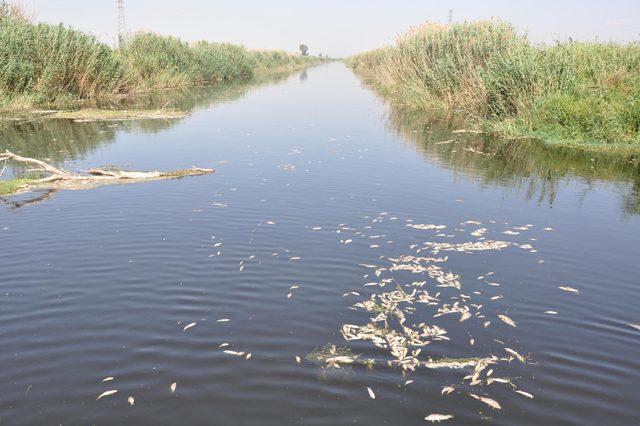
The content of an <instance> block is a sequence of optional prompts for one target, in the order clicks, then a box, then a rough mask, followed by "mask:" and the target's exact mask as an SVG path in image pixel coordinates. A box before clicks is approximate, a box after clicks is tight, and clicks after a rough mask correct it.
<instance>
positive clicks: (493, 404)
mask: <svg viewBox="0 0 640 426" xmlns="http://www.w3.org/2000/svg"><path fill="white" fill-rule="evenodd" d="M469 395H470V396H471V397H472V398H475V399H477V400H479V401H481V402H484V403H485V404H487V405H488V406H489V407H491V408H495V409H496V410H501V409H502V407H501V406H500V404H499V403H498V401H496V400H494V399H491V398H486V397H483V396H478V395H475V394H473V393H470V394H469Z"/></svg>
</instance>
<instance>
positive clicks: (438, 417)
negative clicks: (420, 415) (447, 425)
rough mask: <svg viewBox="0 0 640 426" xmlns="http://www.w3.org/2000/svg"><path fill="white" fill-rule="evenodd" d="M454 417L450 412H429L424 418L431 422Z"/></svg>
mask: <svg viewBox="0 0 640 426" xmlns="http://www.w3.org/2000/svg"><path fill="white" fill-rule="evenodd" d="M453 418H454V417H453V416H452V415H451V414H429V415H428V416H427V417H425V418H424V419H425V420H426V421H428V422H431V423H436V422H437V423H440V422H443V421H445V420H451V419H453Z"/></svg>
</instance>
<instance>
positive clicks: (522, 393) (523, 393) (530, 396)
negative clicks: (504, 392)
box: [516, 390, 533, 399]
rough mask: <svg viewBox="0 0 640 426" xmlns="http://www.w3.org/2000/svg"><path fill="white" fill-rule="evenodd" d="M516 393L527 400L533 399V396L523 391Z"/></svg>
mask: <svg viewBox="0 0 640 426" xmlns="http://www.w3.org/2000/svg"><path fill="white" fill-rule="evenodd" d="M516 393H519V394H520V395H524V396H526V397H527V398H529V399H533V395H531V394H530V393H529V392H525V391H522V390H517V391H516Z"/></svg>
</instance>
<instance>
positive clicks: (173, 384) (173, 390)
mask: <svg viewBox="0 0 640 426" xmlns="http://www.w3.org/2000/svg"><path fill="white" fill-rule="evenodd" d="M177 387H178V384H177V383H171V386H169V389H171V392H175V391H176V388H177Z"/></svg>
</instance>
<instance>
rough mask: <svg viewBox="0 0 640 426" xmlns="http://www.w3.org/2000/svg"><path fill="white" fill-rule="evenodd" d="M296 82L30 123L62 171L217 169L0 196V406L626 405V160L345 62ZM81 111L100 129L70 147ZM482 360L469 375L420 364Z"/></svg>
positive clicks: (153, 416)
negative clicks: (377, 79)
mask: <svg viewBox="0 0 640 426" xmlns="http://www.w3.org/2000/svg"><path fill="white" fill-rule="evenodd" d="M308 77H309V78H308V80H306V81H301V80H300V75H295V76H292V77H291V78H289V79H287V80H286V81H285V82H284V83H282V84H277V85H273V86H269V87H263V88H261V89H260V90H256V91H254V92H252V93H251V94H250V95H249V96H246V97H244V98H242V99H237V100H236V101H235V102H228V103H224V105H222V104H216V103H215V102H216V100H215V99H210V100H206V99H204V98H205V97H206V96H205V95H202V97H201V96H200V95H201V94H200V93H197V90H196V93H193V92H192V93H191V95H189V96H187V98H189V99H191V100H187V101H185V102H187V103H190V104H191V105H192V108H194V109H193V110H195V109H197V108H200V107H201V108H202V110H201V111H198V112H197V113H194V114H192V115H191V116H189V117H187V118H185V119H184V120H182V121H172V122H169V123H166V122H161V123H158V122H144V123H141V122H138V123H135V122H126V123H108V124H99V123H75V124H74V123H68V122H67V123H66V124H65V125H68V130H66V132H67V133H57V134H56V133H55V132H59V131H60V129H59V128H56V130H50V131H49V133H48V134H47V133H46V132H40V133H39V134H35V133H38V132H39V130H37V129H42V128H44V127H36V128H35V129H36V130H31V132H32V133H34V134H32V135H30V136H28V137H27V136H25V139H24V140H23V142H22V149H23V150H26V151H28V150H29V149H31V150H32V153H33V152H35V154H38V155H40V156H44V157H47V156H48V157H54V156H56V155H57V156H56V157H55V158H56V159H57V160H58V161H70V162H72V163H71V164H68V166H69V167H70V168H73V169H82V168H84V167H87V166H88V165H102V164H117V165H122V166H130V167H131V168H132V169H136V170H145V169H146V170H151V169H152V168H153V169H159V170H165V169H170V168H173V167H176V168H183V167H189V166H190V165H193V164H195V165H203V166H207V165H211V166H214V167H215V168H216V169H217V170H216V173H215V174H212V175H206V176H202V177H201V178H198V179H188V180H187V179H185V180H173V181H164V182H153V183H148V184H144V185H126V186H122V187H118V186H105V187H100V188H97V189H95V190H91V191H60V193H58V194H56V195H55V196H53V197H51V198H50V199H47V197H48V196H50V195H51V194H48V193H46V192H43V193H37V194H33V195H34V196H35V198H32V199H27V198H23V197H11V199H10V200H8V201H9V202H10V203H11V204H9V205H8V207H9V208H0V243H1V244H2V247H3V249H2V250H0V270H1V271H2V275H1V279H0V347H1V348H2V350H0V365H2V367H3V368H1V369H0V424H2V425H4V424H11V425H14V424H15V425H21V424H25V425H31V424H43V423H54V424H76V423H87V424H99V425H103V424H105V425H106V424H132V425H146V424H158V423H162V424H189V425H191V424H193V425H201V424H202V425H209V424H220V425H226V424H233V425H247V426H254V425H261V426H262V425H274V426H283V425H299V424H312V425H343V424H361V425H368V426H374V425H375V426H377V425H381V426H382V425H403V426H404V425H408V426H411V425H425V424H427V423H426V422H425V420H424V419H425V417H427V416H429V415H430V414H437V413H440V414H443V415H445V414H448V415H453V416H455V418H454V419H453V420H452V421H450V422H449V423H451V424H479V423H481V422H483V420H484V421H486V422H487V423H491V424H503V425H511V424H517V425H541V424H545V425H546V424H580V425H582V424H610V423H612V422H614V423H616V424H637V423H638V422H637V417H638V410H637V407H638V396H637V384H638V381H640V360H639V358H638V357H637V356H634V355H635V352H637V351H636V348H637V345H638V336H639V334H638V327H640V319H639V318H638V314H637V300H638V296H639V294H640V293H639V288H638V282H637V281H638V280H637V275H638V274H637V271H638V266H637V261H638V258H640V252H639V250H640V245H639V244H638V235H640V216H637V215H627V216H625V217H622V218H621V217H620V216H621V215H620V210H621V209H620V205H619V204H617V203H619V201H620V195H619V193H620V194H623V195H624V197H625V198H623V206H624V208H625V209H626V210H627V211H630V212H631V211H637V204H638V202H637V200H638V196H637V194H638V191H637V185H636V187H635V188H636V189H635V190H634V189H633V188H634V187H633V185H634V182H635V180H634V179H636V178H635V176H636V175H635V173H637V171H636V170H635V169H634V168H633V167H628V166H624V167H619V166H617V165H614V164H609V163H607V162H604V161H601V160H600V159H594V162H590V159H580V158H579V157H574V156H573V155H574V154H573V153H566V154H565V155H564V156H562V157H561V158H556V156H554V155H551V153H550V152H548V151H546V150H545V149H541V148H540V147H539V146H538V145H535V144H534V145H531V144H528V143H527V144H525V143H523V144H520V145H515V146H513V145H512V146H506V145H505V146H502V145H500V144H499V143H498V142H497V141H491V140H484V139H482V138H475V137H473V136H472V135H468V134H467V135H465V134H460V133H453V130H455V129H457V128H459V126H461V125H459V124H455V123H451V122H434V121H429V120H427V119H424V118H423V117H419V116H411V115H409V114H404V113H401V112H400V111H397V110H393V109H392V110H389V109H387V108H386V107H385V105H384V104H383V103H382V102H380V100H379V99H378V98H377V97H375V96H373V95H372V94H371V93H370V92H368V91H366V90H363V88H362V86H361V84H360V82H359V81H358V79H357V78H356V77H355V76H354V75H353V74H352V73H351V72H350V71H349V70H348V69H347V68H346V67H344V66H343V65H341V64H329V65H326V66H322V67H318V68H313V69H310V70H309V71H308ZM201 90H204V89H201ZM207 90H210V89H207ZM211 90H213V89H211ZM239 90H240V91H242V90H246V89H242V88H240V89H239V88H236V94H233V93H231V92H233V89H229V91H228V92H224V93H221V94H218V95H215V90H214V91H213V92H212V93H214V94H213V95H212V96H213V97H215V96H218V98H217V99H218V100H220V99H223V98H224V96H231V97H233V96H237V93H238V91H239ZM193 99H201V101H194V100H193ZM140 102H142V101H140ZM149 102H151V101H149ZM153 102H154V105H155V102H157V103H158V104H160V106H162V104H163V103H165V102H167V101H166V100H164V99H158V100H157V101H153ZM197 105H201V106H197ZM385 114H388V116H389V117H390V118H389V119H388V121H387V120H381V119H380V117H383V116H384V115H385ZM178 123H179V124H178ZM45 124H48V123H45ZM147 124H149V125H151V126H173V127H171V128H170V129H167V130H164V131H161V132H159V133H150V132H154V131H159V130H160V129H161V127H156V128H155V130H153V129H152V130H150V129H149V128H145V127H141V126H143V125H145V126H146V125H147ZM41 126H44V124H42V125H41ZM111 126H114V127H111ZM81 129H82V130H81ZM87 129H96V133H97V135H98V136H97V137H96V136H95V135H94V137H93V140H94V141H97V140H102V141H103V142H105V143H102V142H97V143H95V144H94V145H91V143H87V145H85V146H84V147H81V148H78V147H77V146H76V144H74V143H72V142H70V141H66V140H62V139H63V138H64V137H67V138H73V139H74V140H76V139H81V136H80V135H81V133H80V131H86V130H87ZM100 131H105V132H106V133H99V132H100ZM109 132H110V133H109ZM64 135H67V136H64ZM16 136H18V137H21V136H20V135H16ZM29 137H30V138H33V140H34V141H35V140H37V139H36V138H40V139H41V140H43V141H44V143H45V144H46V145H47V146H46V147H35V146H31V145H29V143H28V140H29ZM88 137H89V138H91V136H88ZM53 138H56V139H58V140H57V141H52V140H51V139H53ZM101 138H102V139H101ZM113 138H115V139H113ZM45 139H46V140H45ZM112 140H113V143H111V141H112ZM398 140H400V141H402V142H403V143H405V144H406V145H405V146H402V145H400V144H398V143H397V141H398ZM449 141H451V142H449ZM14 142H15V141H14ZM106 142H109V143H106ZM442 142H447V143H442ZM61 147H62V148H64V149H61ZM527 147H528V148H527ZM515 148H519V149H515ZM38 149H39V150H40V151H38ZM527 149H528V150H527ZM58 151H62V152H59V153H58ZM416 151H417V152H416ZM418 152H419V154H418ZM487 153H489V154H491V155H487ZM35 154H33V155H35ZM72 155H75V156H78V157H84V158H80V159H79V160H73V159H72ZM425 158H426V159H429V160H428V161H425ZM592 165H593V168H592ZM585 192H587V193H588V196H585ZM529 199H532V200H534V201H529ZM536 199H538V200H542V202H535V200H536ZM25 203H31V208H25V209H19V210H16V209H18V208H19V207H20V206H22V205H25ZM33 203H37V204H33ZM27 205H28V204H27ZM551 206H552V207H553V208H551ZM492 241H493V242H492ZM562 287H565V288H569V287H571V288H574V289H577V291H579V293H569V292H567V291H566V290H563V289H562ZM435 299H437V300H435ZM425 302H426V303H425ZM436 304H437V305H438V306H436ZM356 305H357V306H356ZM353 308H357V309H356V310H354V309H353ZM436 312H437V313H438V314H441V315H439V316H437V317H435V315H436ZM381 315H385V316H387V317H388V319H389V328H388V330H379V329H380V328H383V323H384V318H383V317H382V316H381ZM373 317H378V318H379V319H380V321H378V324H379V327H376V328H375V329H374V328H372V327H367V325H368V324H369V323H370V322H371V321H372V320H371V318H373ZM400 321H403V322H400ZM403 323H404V325H406V328H405V327H403V326H402V324H403ZM421 323H424V325H425V326H429V327H430V328H429V329H426V328H425V327H424V326H422V325H420V324H421ZM345 325H350V326H349V327H348V328H347V329H345V328H344V326H345ZM434 325H437V326H438V327H439V329H441V330H443V331H446V335H445V334H443V333H442V332H441V330H439V329H435V328H433V326H434ZM356 327H358V328H357V329H356ZM363 327H364V330H363ZM386 331H389V332H390V333H387V332H386ZM393 331H395V333H394V334H391V333H393ZM417 332H420V334H421V335H423V336H416V333H417ZM354 333H356V336H355V337H357V338H358V339H360V340H350V341H346V340H345V337H347V338H349V336H350V335H353V334H354ZM372 333H374V334H372ZM375 333H384V337H385V338H386V337H388V338H390V339H389V340H388V341H386V343H384V344H387V343H388V345H387V348H384V347H382V348H381V347H379V346H376V345H375V344H372V343H375V342H378V343H380V344H383V342H382V341H379V340H377V339H376V340H375V341H374V340H371V339H372V338H373V337H376V335H375ZM358 334H361V336H358ZM407 336H411V339H412V342H408V341H407V340H403V339H405V338H406V337H407ZM429 336H432V337H434V339H433V340H434V341H433V343H432V344H431V343H430V344H428V345H426V346H420V347H419V348H418V349H422V351H421V352H420V353H417V352H414V350H415V351H417V349H415V346H418V345H422V344H423V342H424V343H426V338H430V337H429ZM443 336H446V337H448V338H449V340H442V338H443ZM393 337H395V338H393ZM436 337H437V338H438V340H437V341H435V340H436V339H435V338H436ZM364 339H369V340H364ZM405 343H410V344H411V346H412V347H411V348H409V349H410V352H409V351H407V345H406V344H405ZM328 344H333V345H336V349H335V350H333V347H332V346H329V345H328ZM323 348H325V349H326V348H329V351H328V355H329V356H330V357H332V358H335V356H336V355H337V356H345V355H348V354H349V353H352V354H353V355H358V356H359V358H358V359H359V360H362V361H365V362H367V361H368V360H374V362H373V368H369V367H368V366H369V365H371V364H372V363H367V366H365V365H361V364H360V363H355V362H354V363H353V365H352V367H349V365H350V364H347V365H346V367H347V368H344V369H343V368H340V369H337V368H335V365H334V364H340V362H339V361H338V360H335V359H334V360H332V361H329V360H327V359H326V358H325V361H324V362H322V363H321V365H319V364H318V362H317V359H318V357H317V355H319V354H322V353H324V354H327V351H326V350H324V351H323ZM507 349H509V350H507ZM347 350H350V351H351V352H346V351H347ZM390 350H393V351H394V353H391V352H390ZM405 351H406V352H405ZM634 351H635V352H634ZM239 354H242V355H239ZM313 354H315V355H316V357H314V358H315V359H316V362H313V359H312V358H311V357H307V355H313ZM491 355H495V356H496V357H500V358H506V360H500V362H498V360H493V359H491V360H490V361H491V362H493V361H496V364H493V363H492V364H491V365H487V364H488V362H489V360H488V359H487V357H489V356H491ZM399 356H402V358H403V361H405V360H406V363H404V364H403V365H406V366H407V369H409V366H412V365H416V368H415V371H413V372H409V373H408V374H406V375H403V372H402V369H401V368H398V366H397V363H395V364H394V363H392V365H391V367H392V368H387V367H386V366H387V365H388V364H387V363H386V362H387V361H393V360H395V359H397V358H399ZM519 356H520V357H522V358H523V359H524V360H525V361H526V364H523V363H522V360H521V359H520V358H519ZM411 357H414V358H417V359H418V360H419V361H421V362H428V364H425V365H420V368H418V367H417V364H415V360H413V359H411ZM407 358H408V359H407ZM452 358H453V359H452ZM460 358H463V359H462V360H461V359H460ZM479 358H483V359H485V360H487V361H485V362H484V363H483V364H484V365H486V368H485V369H484V370H483V371H481V372H479V373H480V374H482V375H481V376H480V377H479V379H480V380H482V386H480V384H479V383H477V382H476V380H473V375H474V374H475V367H465V368H463V369H462V370H460V369H449V368H444V367H443V366H442V365H437V367H443V368H431V367H432V365H431V364H433V363H436V364H437V363H438V362H443V361H445V362H446V363H449V362H451V363H456V364H459V363H460V362H466V361H470V360H472V359H475V363H476V367H477V365H478V363H480V361H481V359H479ZM430 359H431V361H429V360H430ZM343 360H344V358H343ZM509 360H510V361H511V362H509ZM377 361H381V362H382V364H380V363H378V362H377ZM503 361H504V362H503ZM412 363H413V364H412ZM327 364H328V365H327ZM320 367H326V368H324V369H321V368H320ZM424 367H428V368H424ZM468 375H471V378H472V383H470V382H469V380H468V379H467V380H465V379H464V377H466V376H468ZM105 379H107V380H106V381H105ZM498 380H500V381H498ZM490 381H491V383H489V382H490ZM173 383H176V384H177V385H176V386H177V387H176V388H175V389H174V391H172V387H171V386H172V384H173ZM512 385H515V386H517V390H520V391H524V392H526V394H523V393H516V389H514V388H513V387H512ZM445 386H446V387H445ZM447 388H449V390H448V391H447V390H446V389H447ZM450 388H454V390H451V389H450ZM368 389H370V390H371V393H369V392H368ZM112 390H117V391H118V392H117V393H115V394H110V395H107V396H105V397H103V398H101V399H99V400H98V399H97V398H98V396H99V395H103V394H104V393H105V392H110V391H112ZM443 390H444V392H443ZM443 393H444V394H443ZM372 394H373V395H375V399H373V398H372V396H371V395H372ZM472 394H473V395H476V396H477V397H481V398H485V401H482V400H478V399H476V398H475V397H473V396H472ZM527 395H529V396H527ZM531 396H534V398H533V399H532V398H531ZM129 397H132V398H135V405H134V406H131V405H130V404H129V402H128V398H129ZM486 398H492V399H495V401H497V402H499V403H500V405H501V407H502V409H501V410H498V409H496V408H492V406H490V405H488V403H487V401H488V400H487V399H486ZM79 419H81V420H79ZM612 419H613V420H612Z"/></svg>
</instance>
